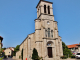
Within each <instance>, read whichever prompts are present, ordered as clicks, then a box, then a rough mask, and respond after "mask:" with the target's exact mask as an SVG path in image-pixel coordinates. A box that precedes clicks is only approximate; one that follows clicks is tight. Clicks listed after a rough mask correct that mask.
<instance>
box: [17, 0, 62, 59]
mask: <svg viewBox="0 0 80 60" xmlns="http://www.w3.org/2000/svg"><path fill="white" fill-rule="evenodd" d="M52 4H53V3H52V2H49V1H44V0H40V1H39V3H38V5H37V6H36V8H37V19H35V32H34V33H32V34H29V35H28V36H27V37H26V38H25V40H24V41H23V42H22V43H21V44H20V49H19V51H18V52H17V53H16V58H17V59H19V57H20V56H21V51H22V49H23V60H26V58H27V60H32V59H31V57H32V53H33V49H34V48H36V49H37V52H38V55H39V57H43V60H59V59H60V57H61V56H63V50H62V40H61V37H60V36H59V35H58V28H57V21H54V15H53V7H52Z"/></svg>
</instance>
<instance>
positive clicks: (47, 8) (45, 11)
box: [36, 0, 53, 18]
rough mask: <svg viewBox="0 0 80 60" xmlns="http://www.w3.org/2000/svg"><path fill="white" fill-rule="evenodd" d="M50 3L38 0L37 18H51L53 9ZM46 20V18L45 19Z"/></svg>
mask: <svg viewBox="0 0 80 60" xmlns="http://www.w3.org/2000/svg"><path fill="white" fill-rule="evenodd" d="M52 4H53V3H52V2H48V1H45V0H40V1H39V3H38V5H37V6H36V8H37V18H41V17H43V16H44V15H49V16H53V8H52ZM45 18H47V17H45Z"/></svg>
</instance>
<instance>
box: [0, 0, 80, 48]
mask: <svg viewBox="0 0 80 60" xmlns="http://www.w3.org/2000/svg"><path fill="white" fill-rule="evenodd" d="M46 1H50V2H53V14H54V19H55V21H57V22H58V31H59V36H61V37H62V41H63V42H65V44H66V45H71V44H77V43H79V42H80V0H46ZM38 2H39V0H0V36H2V37H3V38H4V39H3V41H2V43H3V47H6V48H7V47H16V46H17V45H20V44H21V43H22V42H23V40H24V39H25V38H26V37H27V35H28V34H31V33H33V32H35V21H34V20H35V19H36V18H37V9H36V6H37V4H38Z"/></svg>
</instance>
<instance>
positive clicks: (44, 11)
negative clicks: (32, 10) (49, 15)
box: [44, 5, 46, 13]
mask: <svg viewBox="0 0 80 60" xmlns="http://www.w3.org/2000/svg"><path fill="white" fill-rule="evenodd" d="M44 13H46V5H44Z"/></svg>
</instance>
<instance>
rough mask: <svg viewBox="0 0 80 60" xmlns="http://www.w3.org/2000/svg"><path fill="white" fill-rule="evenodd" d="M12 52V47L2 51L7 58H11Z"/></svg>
mask: <svg viewBox="0 0 80 60" xmlns="http://www.w3.org/2000/svg"><path fill="white" fill-rule="evenodd" d="M13 51H14V48H13V47H9V48H6V49H5V50H4V52H5V55H6V56H7V58H8V57H12V56H13Z"/></svg>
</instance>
